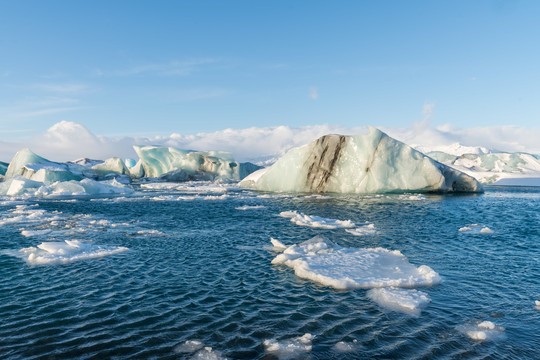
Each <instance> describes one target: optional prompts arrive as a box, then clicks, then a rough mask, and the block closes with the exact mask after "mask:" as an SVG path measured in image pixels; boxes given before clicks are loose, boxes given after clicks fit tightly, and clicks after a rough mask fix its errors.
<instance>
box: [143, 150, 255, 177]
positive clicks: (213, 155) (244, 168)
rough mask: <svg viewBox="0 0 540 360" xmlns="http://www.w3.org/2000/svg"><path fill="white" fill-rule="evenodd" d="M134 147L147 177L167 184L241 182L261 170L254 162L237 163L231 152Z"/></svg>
mask: <svg viewBox="0 0 540 360" xmlns="http://www.w3.org/2000/svg"><path fill="white" fill-rule="evenodd" d="M133 148H134V149H135V152H136V153H137V155H138V156H139V158H140V161H141V166H142V169H143V170H144V176H146V177H162V178H164V179H166V180H168V181H190V180H212V181H213V180H231V181H238V180H241V179H243V178H244V177H246V176H247V175H249V174H250V173H252V172H254V171H255V170H258V169H260V168H261V167H260V166H257V165H255V164H252V163H238V162H236V161H234V158H233V156H232V154H231V153H228V152H224V151H206V152H203V151H190V150H180V149H176V148H173V147H166V146H134V147H133ZM135 167H136V166H135ZM135 167H134V168H135Z"/></svg>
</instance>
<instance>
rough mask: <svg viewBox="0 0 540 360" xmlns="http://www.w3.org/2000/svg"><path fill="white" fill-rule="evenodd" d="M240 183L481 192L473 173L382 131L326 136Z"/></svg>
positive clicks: (320, 189)
mask: <svg viewBox="0 0 540 360" xmlns="http://www.w3.org/2000/svg"><path fill="white" fill-rule="evenodd" d="M240 186H244V187H249V188H253V189H255V190H261V191H282V192H309V193H325V192H334V193H357V194H364V193H387V192H401V191H415V192H482V191H483V188H482V185H480V183H479V182H478V181H477V180H476V179H474V178H473V177H472V176H469V175H467V174H464V173H463V172H460V171H458V170H455V169H453V168H451V167H449V166H446V165H444V164H441V163H439V162H437V161H435V160H433V159H432V158H430V157H428V156H426V155H424V154H423V153H421V152H419V151H417V150H415V149H413V148H412V147H410V146H408V145H406V144H404V143H402V142H400V141H397V140H395V139H393V138H391V137H389V136H388V135H386V134H385V133H383V132H382V131H380V130H378V129H376V128H373V127H369V132H368V134H365V135H355V136H343V135H325V136H322V137H320V138H319V139H317V140H315V141H312V142H311V143H309V144H307V145H304V146H301V147H298V148H294V149H292V150H290V151H289V152H288V153H286V154H285V155H284V156H283V157H281V158H280V159H279V160H278V161H277V162H276V163H274V165H272V166H270V167H268V168H265V169H262V170H259V171H257V172H254V173H253V174H251V175H249V176H247V177H246V178H245V179H244V180H242V181H241V182H240Z"/></svg>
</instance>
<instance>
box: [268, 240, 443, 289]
mask: <svg viewBox="0 0 540 360" xmlns="http://www.w3.org/2000/svg"><path fill="white" fill-rule="evenodd" d="M271 242H272V245H273V246H274V249H275V250H277V251H282V253H281V254H279V255H277V256H276V257H275V258H274V260H272V264H274V265H285V266H288V267H290V268H292V269H294V272H295V274H296V275H297V276H299V277H301V278H304V279H308V280H312V281H315V282H317V283H319V284H322V285H326V286H330V287H333V288H336V289H344V290H345V289H370V288H378V287H404V288H416V287H419V286H432V285H437V284H439V283H440V282H441V277H440V276H439V274H437V273H436V272H435V271H434V270H433V269H431V268H430V267H429V266H426V265H421V266H419V267H416V266H414V265H412V264H411V263H409V261H408V260H407V258H406V257H405V256H404V255H403V254H402V253H401V252H399V251H398V250H387V249H384V248H381V247H379V248H344V247H341V246H338V245H336V244H334V243H332V242H331V241H330V240H328V239H326V238H325V237H323V236H320V235H318V236H315V237H314V238H312V239H310V240H308V241H305V242H303V243H300V244H299V245H296V244H295V245H292V246H285V245H284V244H283V243H281V242H280V241H279V240H276V239H272V240H271Z"/></svg>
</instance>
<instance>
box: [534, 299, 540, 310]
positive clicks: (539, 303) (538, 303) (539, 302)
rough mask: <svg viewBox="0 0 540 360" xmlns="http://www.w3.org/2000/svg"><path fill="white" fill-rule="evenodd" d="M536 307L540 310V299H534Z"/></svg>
mask: <svg viewBox="0 0 540 360" xmlns="http://www.w3.org/2000/svg"><path fill="white" fill-rule="evenodd" d="M534 308H535V309H536V310H538V311H540V301H538V300H534Z"/></svg>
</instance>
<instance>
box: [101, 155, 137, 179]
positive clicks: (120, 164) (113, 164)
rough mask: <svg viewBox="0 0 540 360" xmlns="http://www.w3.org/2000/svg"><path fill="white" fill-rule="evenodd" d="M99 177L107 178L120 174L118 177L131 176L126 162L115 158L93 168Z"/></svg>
mask: <svg viewBox="0 0 540 360" xmlns="http://www.w3.org/2000/svg"><path fill="white" fill-rule="evenodd" d="M92 170H94V171H95V172H96V173H97V174H98V175H101V176H106V175H108V174H118V175H129V174H130V171H129V170H128V168H127V166H126V164H124V161H122V159H120V158H118V157H113V158H110V159H107V160H105V161H104V162H103V163H101V164H97V165H94V166H92Z"/></svg>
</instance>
